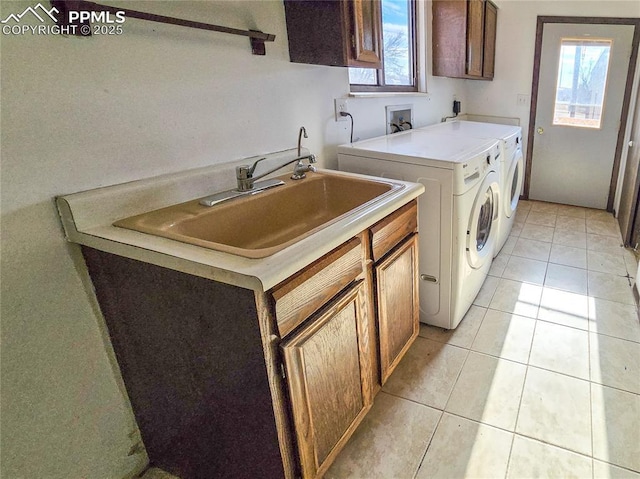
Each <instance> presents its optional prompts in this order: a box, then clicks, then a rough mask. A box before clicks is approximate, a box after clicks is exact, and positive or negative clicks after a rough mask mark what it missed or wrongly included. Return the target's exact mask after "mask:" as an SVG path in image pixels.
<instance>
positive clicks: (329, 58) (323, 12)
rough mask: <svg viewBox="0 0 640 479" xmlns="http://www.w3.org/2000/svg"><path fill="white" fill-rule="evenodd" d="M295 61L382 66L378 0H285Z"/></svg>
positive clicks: (291, 49)
mask: <svg viewBox="0 0 640 479" xmlns="http://www.w3.org/2000/svg"><path fill="white" fill-rule="evenodd" d="M284 8H285V13H286V16H287V34H288V37H289V56H290V58H291V61H292V62H295V63H313V64H315V65H330V66H342V67H346V66H349V67H361V68H382V54H381V45H382V33H381V32H382V20H381V13H380V0H340V1H335V0H330V1H315V0H285V2H284Z"/></svg>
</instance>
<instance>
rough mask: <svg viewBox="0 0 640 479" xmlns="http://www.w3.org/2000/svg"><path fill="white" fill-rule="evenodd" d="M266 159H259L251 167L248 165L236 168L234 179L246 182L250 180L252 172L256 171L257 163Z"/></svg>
mask: <svg viewBox="0 0 640 479" xmlns="http://www.w3.org/2000/svg"><path fill="white" fill-rule="evenodd" d="M266 159H267V158H266V157H264V158H260V159H259V160H256V161H255V162H254V163H253V165H251V166H249V165H240V166H236V178H237V179H238V180H247V179H249V178H252V177H253V172H254V171H256V166H258V163H260V162H261V161H262V160H266Z"/></svg>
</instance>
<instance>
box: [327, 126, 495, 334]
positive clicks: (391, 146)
mask: <svg viewBox="0 0 640 479" xmlns="http://www.w3.org/2000/svg"><path fill="white" fill-rule="evenodd" d="M499 151H500V147H499V142H498V141H497V140H491V141H487V140H479V139H477V138H461V139H455V140H453V139H452V137H451V136H450V135H440V134H438V133H433V132H430V131H422V130H409V131H406V132H402V133H395V134H393V135H388V136H384V137H379V138H373V139H370V140H364V141H360V142H357V143H353V144H349V145H342V146H339V147H338V164H339V168H340V169H341V170H343V171H351V172H355V173H362V174H368V175H374V176H381V177H385V178H395V179H402V180H406V181H413V182H420V183H422V184H423V185H424V186H425V189H426V191H425V193H424V194H422V195H421V196H420V197H419V199H418V227H419V230H420V236H419V277H420V295H419V296H420V321H422V322H423V323H427V324H432V325H435V326H440V327H442V328H446V329H453V328H455V327H456V326H457V325H458V323H459V322H460V321H461V320H462V318H463V317H464V315H465V313H466V312H467V310H468V309H469V307H470V306H471V304H472V302H473V300H474V298H475V297H476V295H477V294H478V291H480V287H481V286H482V284H483V283H484V280H485V278H486V276H487V273H488V271H489V268H490V266H491V261H492V260H493V253H494V248H495V241H496V238H497V236H496V233H497V231H496V225H497V219H498V214H499V211H498V208H499V195H500V192H499V185H498V182H499V180H500V178H499V171H498V167H499V159H498V156H499Z"/></svg>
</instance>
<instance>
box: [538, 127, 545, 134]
mask: <svg viewBox="0 0 640 479" xmlns="http://www.w3.org/2000/svg"><path fill="white" fill-rule="evenodd" d="M543 133H544V128H542V127H541V126H539V127H538V135H542V134H543Z"/></svg>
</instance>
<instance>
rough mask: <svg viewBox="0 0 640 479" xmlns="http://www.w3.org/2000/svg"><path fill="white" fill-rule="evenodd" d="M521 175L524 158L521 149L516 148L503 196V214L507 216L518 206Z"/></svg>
mask: <svg viewBox="0 0 640 479" xmlns="http://www.w3.org/2000/svg"><path fill="white" fill-rule="evenodd" d="M523 177H524V159H523V157H522V150H521V149H520V148H518V149H517V150H516V153H515V158H514V159H513V161H512V162H511V166H510V168H509V173H508V174H507V182H506V188H505V194H504V196H505V198H504V199H503V202H504V214H505V215H506V217H507V218H511V215H512V214H513V213H514V212H515V211H516V207H517V206H518V201H519V200H520V191H521V189H522V179H523Z"/></svg>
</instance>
